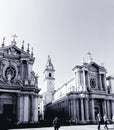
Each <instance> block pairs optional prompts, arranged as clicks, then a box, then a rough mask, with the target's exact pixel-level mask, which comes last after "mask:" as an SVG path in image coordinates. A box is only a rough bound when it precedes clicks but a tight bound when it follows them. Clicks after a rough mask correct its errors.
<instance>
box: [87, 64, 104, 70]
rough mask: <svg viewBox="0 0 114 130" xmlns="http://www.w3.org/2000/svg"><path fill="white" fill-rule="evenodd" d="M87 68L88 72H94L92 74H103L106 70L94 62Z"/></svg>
mask: <svg viewBox="0 0 114 130" xmlns="http://www.w3.org/2000/svg"><path fill="white" fill-rule="evenodd" d="M87 68H88V69H89V70H90V71H94V72H99V71H103V72H106V69H105V68H104V67H103V66H100V65H98V64H97V63H95V62H91V63H89V64H88V65H87Z"/></svg>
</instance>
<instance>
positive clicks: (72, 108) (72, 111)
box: [71, 99, 74, 120]
mask: <svg viewBox="0 0 114 130" xmlns="http://www.w3.org/2000/svg"><path fill="white" fill-rule="evenodd" d="M73 117H74V107H73V99H71V119H72V120H73V119H74V118H73Z"/></svg>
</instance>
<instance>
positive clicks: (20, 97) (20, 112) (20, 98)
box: [17, 94, 24, 123]
mask: <svg viewBox="0 0 114 130" xmlns="http://www.w3.org/2000/svg"><path fill="white" fill-rule="evenodd" d="M23 115H24V101H23V95H21V94H18V97H17V122H18V123H21V122H23V118H24V117H23Z"/></svg>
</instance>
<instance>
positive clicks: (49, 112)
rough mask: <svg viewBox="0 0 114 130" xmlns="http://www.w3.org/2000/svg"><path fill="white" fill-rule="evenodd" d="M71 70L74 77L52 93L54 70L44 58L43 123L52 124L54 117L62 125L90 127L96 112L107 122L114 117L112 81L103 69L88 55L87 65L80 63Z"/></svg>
mask: <svg viewBox="0 0 114 130" xmlns="http://www.w3.org/2000/svg"><path fill="white" fill-rule="evenodd" d="M89 56H90V55H89ZM72 70H73V74H74V77H73V78H72V79H71V80H70V81H68V82H66V83H65V84H63V85H62V86H61V87H60V88H58V90H55V85H54V82H55V78H54V72H55V70H54V67H53V64H52V61H51V58H50V57H48V63H47V65H46V69H45V71H44V75H45V79H44V83H45V86H44V88H45V89H44V108H45V120H48V121H52V119H53V118H54V117H55V116H58V117H59V118H60V119H61V121H62V122H63V123H64V124H65V123H75V124H88V123H90V124H92V123H96V116H97V114H98V112H100V115H101V117H103V115H104V114H106V115H107V117H108V119H110V120H111V119H112V118H113V117H114V78H113V77H112V76H108V77H107V76H106V74H107V71H106V69H105V67H104V66H102V65H98V64H97V63H95V62H94V61H93V59H92V58H91V56H90V60H89V62H87V63H86V62H84V60H83V63H82V64H81V65H77V66H75V67H74V68H73V69H72ZM102 120H103V118H102Z"/></svg>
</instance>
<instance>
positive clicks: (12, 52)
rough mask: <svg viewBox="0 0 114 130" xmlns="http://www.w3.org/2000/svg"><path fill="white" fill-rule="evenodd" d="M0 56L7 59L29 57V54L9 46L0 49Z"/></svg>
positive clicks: (14, 46)
mask: <svg viewBox="0 0 114 130" xmlns="http://www.w3.org/2000/svg"><path fill="white" fill-rule="evenodd" d="M0 55H3V56H4V57H9V58H12V57H13V58H20V57H24V58H29V57H31V55H30V54H29V53H27V52H25V51H24V50H22V49H20V48H18V47H17V46H16V45H10V46H6V47H3V48H0Z"/></svg>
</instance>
